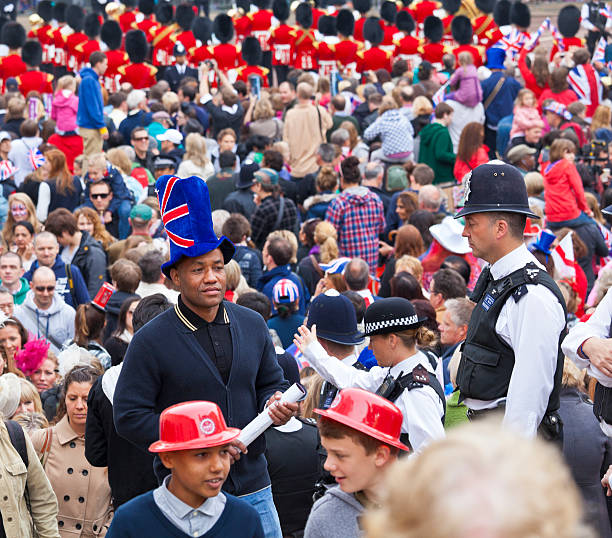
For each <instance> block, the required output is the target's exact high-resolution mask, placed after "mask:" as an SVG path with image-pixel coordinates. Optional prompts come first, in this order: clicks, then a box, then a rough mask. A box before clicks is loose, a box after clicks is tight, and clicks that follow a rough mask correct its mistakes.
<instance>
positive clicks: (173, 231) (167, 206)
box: [157, 176, 195, 248]
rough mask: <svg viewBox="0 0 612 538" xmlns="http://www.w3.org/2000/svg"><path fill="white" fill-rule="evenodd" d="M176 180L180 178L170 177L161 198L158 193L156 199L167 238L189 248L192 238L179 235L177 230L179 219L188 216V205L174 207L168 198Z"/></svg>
mask: <svg viewBox="0 0 612 538" xmlns="http://www.w3.org/2000/svg"><path fill="white" fill-rule="evenodd" d="M177 181H180V178H178V177H176V176H173V177H171V178H170V179H169V180H168V183H167V184H166V189H165V191H164V196H163V198H162V199H161V200H160V199H159V193H158V196H157V200H158V202H159V207H160V209H161V216H162V222H163V223H164V228H165V229H166V233H167V234H168V239H170V241H172V242H173V243H174V244H175V245H177V246H179V247H183V248H189V247H192V246H193V245H194V244H195V242H194V240H193V239H186V238H184V237H182V236H181V235H179V233H180V232H179V230H180V229H181V228H182V226H181V224H182V222H181V220H180V219H181V218H183V217H187V216H189V207H188V206H187V204H186V203H184V204H180V205H178V206H176V207H174V206H173V205H172V202H171V200H170V198H171V197H172V190H173V189H174V186H175V185H176V182H177ZM183 229H185V228H183Z"/></svg>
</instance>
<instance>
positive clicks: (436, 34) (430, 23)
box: [419, 15, 447, 64]
mask: <svg viewBox="0 0 612 538" xmlns="http://www.w3.org/2000/svg"><path fill="white" fill-rule="evenodd" d="M423 34H424V35H425V43H424V44H423V45H421V47H420V48H419V53H420V54H421V58H422V59H423V60H427V61H428V62H430V63H432V64H442V56H444V54H445V53H446V52H447V49H446V47H445V46H444V45H443V44H442V43H440V41H442V36H443V34H444V28H443V26H442V21H441V20H440V19H439V18H438V17H436V16H435V15H430V16H429V17H427V18H426V19H425V22H424V23H423Z"/></svg>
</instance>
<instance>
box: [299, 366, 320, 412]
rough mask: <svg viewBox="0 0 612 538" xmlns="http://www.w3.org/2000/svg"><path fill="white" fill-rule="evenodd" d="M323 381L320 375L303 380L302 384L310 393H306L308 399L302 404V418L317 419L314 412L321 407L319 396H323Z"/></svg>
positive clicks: (313, 375)
mask: <svg viewBox="0 0 612 538" xmlns="http://www.w3.org/2000/svg"><path fill="white" fill-rule="evenodd" d="M323 381H324V379H323V378H322V377H321V376H320V375H319V374H312V375H311V376H308V377H307V378H306V379H304V380H302V384H303V385H304V386H305V387H306V389H307V390H308V392H307V393H306V398H305V399H304V401H303V402H302V406H301V408H300V416H302V417H304V418H315V415H314V413H313V412H312V410H313V409H315V408H317V407H319V396H320V395H321V387H322V386H323Z"/></svg>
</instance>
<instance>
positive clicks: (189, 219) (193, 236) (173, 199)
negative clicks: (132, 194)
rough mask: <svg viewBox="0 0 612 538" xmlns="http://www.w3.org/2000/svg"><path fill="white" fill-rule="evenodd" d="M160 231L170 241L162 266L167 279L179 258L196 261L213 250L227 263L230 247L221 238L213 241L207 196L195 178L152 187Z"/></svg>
mask: <svg viewBox="0 0 612 538" xmlns="http://www.w3.org/2000/svg"><path fill="white" fill-rule="evenodd" d="M155 191H156V192H157V200H158V201H159V208H160V210H161V217H162V221H163V223H164V228H165V229H166V233H167V234H168V239H170V260H169V261H167V262H166V263H165V264H164V265H162V271H163V272H164V274H165V275H166V276H167V277H168V278H169V277H170V269H171V268H172V267H174V265H176V263H177V262H178V261H179V260H180V259H181V258H182V257H183V256H186V257H188V258H197V257H198V256H201V255H202V254H206V253H207V252H211V251H213V250H215V249H217V248H219V249H221V252H222V253H223V260H224V261H225V263H228V262H229V261H230V260H231V259H232V256H233V255H234V251H235V248H234V244H233V243H232V242H231V241H230V240H229V239H228V238H227V237H225V236H221V237H220V238H217V236H216V235H215V232H214V230H213V225H212V217H211V213H212V212H211V209H210V196H209V194H208V187H207V186H206V183H205V182H204V181H202V180H201V179H200V178H199V177H196V176H191V177H187V178H182V179H181V178H179V177H177V176H170V175H166V176H161V177H160V178H159V179H158V180H157V182H156V183H155Z"/></svg>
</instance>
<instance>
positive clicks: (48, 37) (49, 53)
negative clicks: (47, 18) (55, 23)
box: [28, 24, 55, 64]
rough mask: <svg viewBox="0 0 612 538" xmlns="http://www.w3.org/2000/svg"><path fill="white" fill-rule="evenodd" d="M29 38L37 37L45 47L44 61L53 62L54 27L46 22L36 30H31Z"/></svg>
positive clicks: (43, 47) (46, 62) (45, 62)
mask: <svg viewBox="0 0 612 538" xmlns="http://www.w3.org/2000/svg"><path fill="white" fill-rule="evenodd" d="M28 38H30V39H36V40H37V41H38V42H39V43H40V44H41V45H42V49H43V56H42V63H43V64H51V63H53V58H54V56H55V41H54V39H53V27H52V26H51V25H50V24H45V25H43V26H41V27H40V28H37V29H35V30H30V32H29V33H28Z"/></svg>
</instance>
